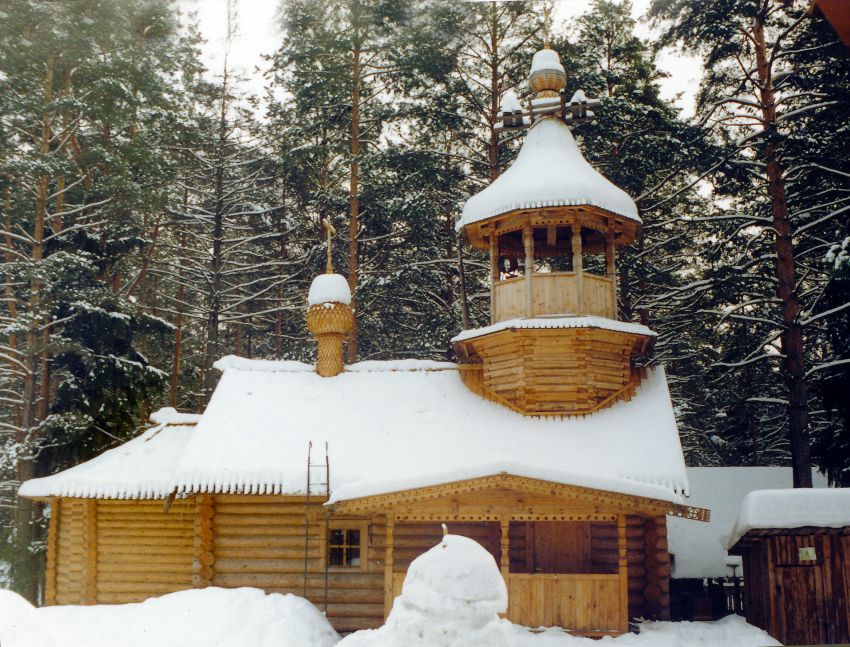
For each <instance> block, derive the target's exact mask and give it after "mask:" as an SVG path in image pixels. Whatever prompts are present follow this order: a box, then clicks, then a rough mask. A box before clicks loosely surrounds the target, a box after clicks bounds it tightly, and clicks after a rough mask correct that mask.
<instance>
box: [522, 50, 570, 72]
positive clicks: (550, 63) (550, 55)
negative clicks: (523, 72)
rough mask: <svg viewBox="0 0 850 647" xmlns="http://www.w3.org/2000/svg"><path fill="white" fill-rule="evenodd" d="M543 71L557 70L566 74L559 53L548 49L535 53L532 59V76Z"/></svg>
mask: <svg viewBox="0 0 850 647" xmlns="http://www.w3.org/2000/svg"><path fill="white" fill-rule="evenodd" d="M543 70H557V71H558V72H561V73H563V74H566V72H565V71H564V66H563V65H561V59H560V58H559V57H558V52H556V51H555V50H554V49H549V48H548V47H547V48H546V49H541V50H540V51H538V52H535V54H534V57H533V58H532V59H531V74H534V73H535V72H542V71H543Z"/></svg>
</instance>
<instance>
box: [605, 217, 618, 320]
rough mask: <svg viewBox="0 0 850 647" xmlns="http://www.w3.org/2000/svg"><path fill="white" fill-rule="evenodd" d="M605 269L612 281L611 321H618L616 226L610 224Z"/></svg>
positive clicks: (606, 236)
mask: <svg viewBox="0 0 850 647" xmlns="http://www.w3.org/2000/svg"><path fill="white" fill-rule="evenodd" d="M605 267H606V269H607V274H608V278H609V279H611V304H612V305H611V313H610V314H609V316H610V318H611V319H617V268H616V267H615V256H614V224H613V223H612V222H610V221H609V222H608V230H607V231H606V232H605Z"/></svg>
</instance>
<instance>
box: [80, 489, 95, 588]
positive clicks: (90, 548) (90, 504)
mask: <svg viewBox="0 0 850 647" xmlns="http://www.w3.org/2000/svg"><path fill="white" fill-rule="evenodd" d="M83 522H84V523H85V538H86V539H85V549H86V570H85V573H86V576H85V580H84V581H83V604H97V499H86V500H85V501H84V502H83Z"/></svg>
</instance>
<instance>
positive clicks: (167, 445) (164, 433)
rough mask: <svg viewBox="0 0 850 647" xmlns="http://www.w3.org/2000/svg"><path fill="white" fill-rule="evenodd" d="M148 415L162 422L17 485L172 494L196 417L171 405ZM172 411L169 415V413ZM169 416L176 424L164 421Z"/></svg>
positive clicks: (117, 494) (88, 492)
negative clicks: (87, 458)
mask: <svg viewBox="0 0 850 647" xmlns="http://www.w3.org/2000/svg"><path fill="white" fill-rule="evenodd" d="M163 411H164V410H160V411H158V412H156V413H154V414H152V415H151V420H154V418H156V419H157V421H160V420H161V421H162V422H159V424H157V426H155V427H151V428H150V429H147V430H145V431H144V432H142V433H141V434H140V435H139V436H136V437H135V438H133V439H132V440H129V441H127V442H126V443H124V444H123V445H120V446H119V447H116V448H114V449H110V450H108V451H105V452H104V453H102V454H100V455H99V456H97V457H95V458H93V459H92V460H90V461H86V462H85V463H80V464H79V465H75V466H74V467H71V468H69V469H67V470H65V471H63V472H59V473H58V474H54V475H53V476H46V477H44V478H38V479H32V480H29V481H26V482H25V483H24V484H23V485H21V488H20V490H19V491H18V493H19V494H20V495H21V496H30V497H47V496H66V497H83V498H109V499H159V498H164V497H166V496H168V493H169V492H171V490H172V488H171V481H172V479H173V478H174V469H175V468H176V467H177V461H178V460H179V459H180V456H181V455H182V454H183V450H184V449H185V448H186V443H187V442H188V441H189V438H190V437H191V435H192V428H193V425H194V421H189V419H190V418H193V419H197V418H200V416H196V415H192V414H180V413H178V412H177V411H175V410H174V409H171V410H170V411H165V413H163ZM172 414H174V415H172ZM170 419H176V420H179V422H169V420H170Z"/></svg>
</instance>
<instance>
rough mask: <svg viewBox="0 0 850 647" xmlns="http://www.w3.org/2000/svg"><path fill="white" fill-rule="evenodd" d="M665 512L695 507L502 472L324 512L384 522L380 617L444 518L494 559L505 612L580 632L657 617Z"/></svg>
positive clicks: (663, 591)
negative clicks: (502, 584) (504, 591)
mask: <svg viewBox="0 0 850 647" xmlns="http://www.w3.org/2000/svg"><path fill="white" fill-rule="evenodd" d="M680 508H681V509H680ZM703 512H705V511H703ZM666 513H672V514H680V515H686V516H694V515H695V514H696V512H695V511H693V510H690V509H685V506H677V505H674V504H670V503H666V502H663V501H657V500H654V499H646V498H642V497H635V496H629V495H623V494H617V493H612V492H607V491H600V490H592V489H588V488H582V487H577V486H568V485H563V484H558V483H552V482H549V481H541V480H536V479H529V478H524V477H517V476H512V475H510V474H499V475H494V476H489V477H481V478H476V479H470V480H467V481H458V482H454V483H447V484H443V485H438V486H431V487H424V488H419V489H415V490H408V491H402V492H395V493H390V494H383V495H375V496H368V497H363V498H360V499H350V500H347V501H341V502H338V503H335V504H333V505H332V506H331V518H334V517H337V518H344V517H350V518H354V517H360V518H364V517H371V518H373V519H377V518H379V517H380V519H381V521H382V522H383V536H382V537H380V538H379V541H380V543H381V544H383V546H382V548H383V556H384V560H383V570H384V578H383V579H384V615H385V616H386V615H388V614H389V612H390V610H391V609H392V605H393V602H394V600H395V598H396V596H397V595H399V593H400V592H401V589H402V585H403V582H404V577H405V575H406V572H407V568H408V566H409V565H410V563H411V561H413V559H415V558H416V557H417V556H418V555H420V554H422V553H423V552H425V551H426V550H428V549H430V548H431V547H433V546H434V545H436V544H437V543H439V541H440V537H441V536H442V530H441V525H440V524H442V523H445V524H446V525H447V527H448V532H450V533H452V534H459V535H464V536H467V537H470V538H472V539H475V540H476V541H477V542H478V543H480V544H481V545H482V546H483V547H484V548H485V549H486V550H487V551H488V552H489V553H490V554H491V555H492V556H493V558H494V560H495V561H496V563H497V564H498V565H499V568H500V571H501V573H502V576H503V577H504V579H505V582H506V583H507V587H508V595H509V607H508V611H507V614H506V615H507V617H508V619H509V620H511V621H512V622H515V623H518V624H523V625H525V626H530V627H541V626H545V627H551V626H560V627H563V628H565V629H567V630H568V631H570V632H571V633H574V634H576V635H584V636H604V635H618V634H621V633H624V632H626V631H628V622H629V618H630V617H631V616H633V615H635V616H636V615H647V616H656V617H665V614H666V613H667V611H668V602H667V591H668V588H667V586H668V578H669V573H670V564H669V555H668V553H667V543H666V521H665V514H666Z"/></svg>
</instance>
